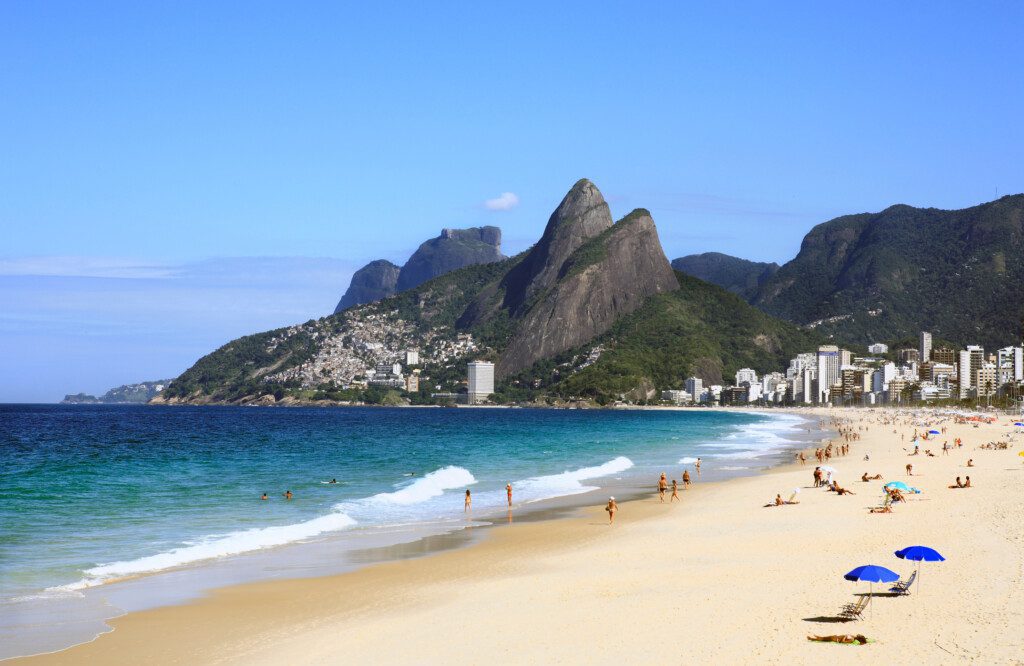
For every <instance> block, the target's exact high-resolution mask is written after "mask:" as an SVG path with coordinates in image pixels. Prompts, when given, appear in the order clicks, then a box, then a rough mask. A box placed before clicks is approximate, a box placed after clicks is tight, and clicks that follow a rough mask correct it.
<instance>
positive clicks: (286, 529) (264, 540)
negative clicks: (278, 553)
mask: <svg viewBox="0 0 1024 666" xmlns="http://www.w3.org/2000/svg"><path fill="white" fill-rule="evenodd" d="M355 524H356V521H355V520H354V519H352V518H351V517H350V516H348V515H346V514H344V513H340V512H335V513H329V514H327V515H325V516H319V517H318V518H313V519H311V520H307V521H304V522H301V523H294V524H291V525H274V526H271V527H254V528H252V529H248V530H241V531H238V532H231V533H229V534H224V535H218V536H211V537H208V538H206V539H203V540H202V541H199V542H195V543H192V544H190V545H185V546H183V547H181V548H175V549H173V550H169V551H166V552H163V553H157V554H155V555H147V556H145V557H139V558H137V559H134V560H125V561H122V562H111V563H109V564H101V565H99V566H96V567H93V568H91V569H86V570H85V572H84V573H85V576H86V577H85V578H83V579H82V580H80V581H78V582H77V583H72V584H70V585H63V586H60V587H57V588H51V589H53V590H55V591H64V590H76V589H82V588H86V587H92V586H94V585H99V584H101V583H103V582H105V581H106V580H109V579H111V578H125V577H128V576H137V575H139V574H145V573H154V572H157V571H163V570H165V569H171V568H174V567H180V566H183V565H186V564H192V563H193V562H200V561H202V560H211V559H215V558H218V557H224V556H227V555H239V554H241V553H248V552H252V551H254V550H261V549H263V548H271V547H273V546H283V545H285V544H288V543H294V542H296V541H303V540H305V539H310V538H313V537H316V536H319V535H321V534H324V533H326V532H336V531H338V530H343V529H346V528H348V527H351V526H353V525H355Z"/></svg>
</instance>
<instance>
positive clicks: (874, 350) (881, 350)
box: [868, 342, 889, 354]
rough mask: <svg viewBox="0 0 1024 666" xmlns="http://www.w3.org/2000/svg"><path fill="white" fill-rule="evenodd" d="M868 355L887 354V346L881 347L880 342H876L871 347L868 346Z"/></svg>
mask: <svg viewBox="0 0 1024 666" xmlns="http://www.w3.org/2000/svg"><path fill="white" fill-rule="evenodd" d="M868 353H869V354H888V353H889V345H883V344H882V343H881V342H876V343H875V344H873V345H868Z"/></svg>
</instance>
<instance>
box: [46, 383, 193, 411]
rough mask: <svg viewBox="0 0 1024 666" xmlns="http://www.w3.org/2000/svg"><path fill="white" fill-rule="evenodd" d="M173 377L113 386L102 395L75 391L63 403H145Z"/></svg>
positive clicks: (158, 392)
mask: <svg viewBox="0 0 1024 666" xmlns="http://www.w3.org/2000/svg"><path fill="white" fill-rule="evenodd" d="M172 381H173V380H171V379H160V380H157V381H152V382H141V383H139V384H125V385H123V386H118V387H117V388H112V389H110V390H109V391H107V392H106V393H104V394H103V395H101V396H100V397H98V398H97V397H96V396H94V395H89V394H87V393H74V394H70V393H69V394H68V395H66V396H64V399H63V400H61V401H60V402H61V404H62V405H90V404H91V405H97V404H103V405H126V404H144V403H147V402H149V401H150V400H152V399H153V398H154V397H156V396H157V395H159V394H160V393H161V392H163V390H164V389H165V388H167V386H168V385H169V384H170V383H171V382H172Z"/></svg>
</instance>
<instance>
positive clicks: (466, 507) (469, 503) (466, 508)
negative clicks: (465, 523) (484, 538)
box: [462, 488, 473, 513]
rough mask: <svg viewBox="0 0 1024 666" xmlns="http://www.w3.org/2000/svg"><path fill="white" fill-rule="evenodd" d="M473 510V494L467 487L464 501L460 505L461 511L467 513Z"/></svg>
mask: <svg viewBox="0 0 1024 666" xmlns="http://www.w3.org/2000/svg"><path fill="white" fill-rule="evenodd" d="M472 510H473V496H472V495H471V494H470V492H469V488H466V502H465V504H463V505H462V513H469V512H470V511H472Z"/></svg>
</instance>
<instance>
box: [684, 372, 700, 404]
mask: <svg viewBox="0 0 1024 666" xmlns="http://www.w3.org/2000/svg"><path fill="white" fill-rule="evenodd" d="M683 388H685V389H686V392H687V393H689V394H690V395H691V396H692V397H693V401H694V402H699V401H700V396H701V394H703V393H704V380H703V379H701V378H700V377H690V378H689V379H687V380H686V381H685V382H683Z"/></svg>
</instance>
